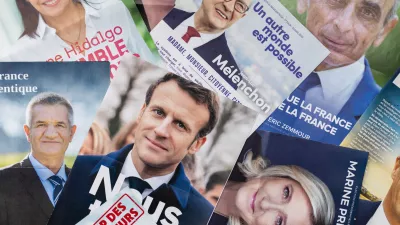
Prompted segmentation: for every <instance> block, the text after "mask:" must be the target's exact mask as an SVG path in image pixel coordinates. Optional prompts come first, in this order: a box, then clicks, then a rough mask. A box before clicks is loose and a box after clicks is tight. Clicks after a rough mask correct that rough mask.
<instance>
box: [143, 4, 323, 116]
mask: <svg viewBox="0 0 400 225" xmlns="http://www.w3.org/2000/svg"><path fill="white" fill-rule="evenodd" d="M182 4H183V3H182ZM207 4H210V3H209V2H202V4H201V5H200V8H199V9H198V11H196V12H187V11H184V10H183V9H181V8H180V4H179V3H177V4H176V6H175V8H174V9H172V11H171V12H169V14H168V15H167V16H166V17H165V18H164V19H163V20H162V21H160V23H159V24H158V25H157V26H156V27H154V29H153V30H151V32H150V33H151V35H152V37H153V39H154V42H155V43H156V45H157V47H158V49H159V53H160V55H161V57H162V58H163V59H164V61H165V63H166V67H167V68H168V69H169V70H171V71H173V72H174V73H177V74H180V75H182V76H184V77H186V78H187V79H190V80H192V81H194V82H196V83H198V84H200V85H202V86H204V87H207V88H209V89H212V90H214V91H217V92H220V93H222V94H223V95H225V96H226V97H228V98H229V99H231V100H233V101H236V102H240V103H242V104H243V105H246V106H248V107H250V108H252V109H254V110H256V111H257V112H263V115H262V116H263V118H265V116H268V115H269V114H270V113H271V112H272V111H273V110H274V109H275V108H276V107H278V106H279V104H280V103H281V102H282V101H283V100H284V98H285V97H286V96H288V95H289V93H290V92H291V91H292V90H293V89H294V88H295V87H296V86H297V85H298V84H299V83H300V82H301V81H302V80H304V79H305V78H306V77H307V75H308V74H310V73H311V72H312V70H313V69H314V68H315V67H316V66H317V65H318V64H319V63H320V62H321V61H322V60H323V59H324V58H325V57H326V56H327V55H328V54H329V52H328V50H327V49H326V48H325V47H324V46H323V45H322V44H321V43H320V42H318V41H317V40H316V38H315V37H314V36H313V35H312V34H311V33H310V32H309V31H307V29H305V28H304V27H303V26H302V25H301V24H300V23H299V22H298V21H297V20H296V19H295V18H294V17H293V16H292V15H291V14H290V13H289V12H288V11H287V10H286V9H285V8H284V7H283V6H282V5H281V4H280V3H279V1H275V0H262V1H260V0H259V1H240V3H235V9H234V10H233V11H234V12H225V11H224V12H222V11H223V7H220V8H221V9H218V10H220V11H219V13H220V14H218V13H214V14H213V15H212V16H211V17H212V18H211V19H212V20H215V21H217V20H221V18H223V17H226V16H227V15H228V17H229V18H231V17H234V18H237V19H232V20H231V22H230V23H228V24H227V25H225V26H224V28H220V29H217V30H212V29H211V28H209V29H208V28H207V29H208V30H207V31H204V32H203V33H202V30H201V27H200V28H198V29H199V31H197V30H196V28H193V26H194V27H196V26H195V25H196V24H198V23H199V24H202V23H204V20H207V19H210V18H206V17H202V16H201V11H202V10H203V8H204V7H207V6H206V5H207ZM183 6H184V4H183ZM182 8H184V7H182ZM229 14H232V15H229ZM149 16H151V15H148V17H149ZM149 20H150V19H149ZM192 28H193V29H194V30H193V29H192ZM193 33H194V34H193ZM308 55H312V56H313V57H307V56H308Z"/></svg>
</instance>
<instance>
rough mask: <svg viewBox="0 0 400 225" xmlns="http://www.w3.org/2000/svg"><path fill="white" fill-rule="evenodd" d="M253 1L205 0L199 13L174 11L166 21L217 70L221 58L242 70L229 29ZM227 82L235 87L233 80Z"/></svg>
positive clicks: (176, 33)
mask: <svg viewBox="0 0 400 225" xmlns="http://www.w3.org/2000/svg"><path fill="white" fill-rule="evenodd" d="M251 1H252V0H203V2H202V3H201V5H200V8H199V9H198V10H197V12H195V13H193V12H192V13H189V12H185V11H182V10H179V9H176V8H174V9H172V11H171V12H170V13H169V14H168V15H167V16H166V17H165V18H164V21H165V22H166V23H167V24H168V25H169V26H170V27H171V28H172V29H174V30H175V36H176V37H178V36H179V37H181V38H182V39H183V41H184V42H186V43H187V44H188V45H189V46H190V47H191V48H193V50H194V51H196V52H197V53H198V54H199V55H200V56H201V57H202V58H203V59H204V60H205V61H206V62H207V63H208V64H209V65H210V66H211V67H213V69H214V70H215V71H219V68H218V66H217V65H216V64H214V63H212V61H213V60H214V59H215V58H216V57H218V56H220V55H221V57H222V60H228V65H233V66H235V68H238V67H237V64H236V62H235V60H234V57H233V56H232V54H231V51H230V50H229V47H228V44H227V40H226V37H225V30H226V29H228V28H229V27H231V26H232V25H233V24H234V23H236V22H237V21H238V20H239V19H241V18H243V17H244V16H245V15H246V12H247V11H248V10H249V6H250V3H251ZM223 77H224V78H225V77H226V76H223ZM226 80H227V81H228V83H230V84H231V85H232V83H231V82H232V81H230V80H229V79H226ZM232 86H234V85H232Z"/></svg>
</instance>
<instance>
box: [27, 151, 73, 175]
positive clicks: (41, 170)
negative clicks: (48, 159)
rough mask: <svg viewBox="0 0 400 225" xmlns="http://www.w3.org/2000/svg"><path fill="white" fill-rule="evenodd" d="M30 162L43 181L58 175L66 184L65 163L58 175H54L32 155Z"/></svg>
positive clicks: (30, 155) (30, 154)
mask: <svg viewBox="0 0 400 225" xmlns="http://www.w3.org/2000/svg"><path fill="white" fill-rule="evenodd" d="M28 157H29V160H30V161H31V163H32V166H33V168H34V169H35V171H36V173H37V175H38V176H39V178H40V179H41V180H42V181H45V180H47V179H49V177H51V176H53V175H57V176H59V177H60V178H62V179H63V181H64V182H65V181H66V180H67V173H66V172H65V163H64V162H63V164H62V166H61V168H60V170H59V171H58V172H57V174H54V173H53V172H52V171H51V170H50V169H49V168H47V167H46V166H45V165H43V164H42V163H40V162H39V161H38V160H37V159H35V157H33V155H32V153H29V156H28Z"/></svg>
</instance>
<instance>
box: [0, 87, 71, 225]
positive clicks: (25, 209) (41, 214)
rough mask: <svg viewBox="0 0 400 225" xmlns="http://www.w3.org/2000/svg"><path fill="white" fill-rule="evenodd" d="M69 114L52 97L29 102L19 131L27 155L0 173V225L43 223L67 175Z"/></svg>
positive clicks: (56, 97)
mask: <svg viewBox="0 0 400 225" xmlns="http://www.w3.org/2000/svg"><path fill="white" fill-rule="evenodd" d="M73 114H74V112H73V109H72V106H71V104H70V102H69V101H68V100H67V99H65V98H64V97H62V96H60V95H58V94H55V93H42V94H39V95H37V96H35V97H33V98H32V99H31V100H30V102H29V104H28V106H27V108H26V124H25V125H24V127H23V129H24V131H25V134H26V138H27V141H28V142H29V143H30V148H31V149H30V153H29V155H28V156H27V157H26V158H25V159H23V160H22V161H21V162H19V163H16V164H14V165H11V166H9V167H7V168H2V169H1V170H0V180H1V184H2V185H1V187H0V208H1V209H2V211H4V212H7V213H0V224H46V223H47V221H48V219H49V218H50V215H51V213H52V211H53V208H54V205H55V204H56V203H57V200H58V198H59V196H60V193H61V191H62V189H63V186H64V184H65V182H66V180H67V177H68V174H69V171H70V169H69V168H67V167H66V166H65V163H64V156H65V152H66V150H67V149H68V145H69V143H70V142H71V141H72V138H73V137H74V134H75V131H76V125H74V121H73V116H74V115H73ZM11 202H14V204H11ZM21 214H22V215H24V216H21Z"/></svg>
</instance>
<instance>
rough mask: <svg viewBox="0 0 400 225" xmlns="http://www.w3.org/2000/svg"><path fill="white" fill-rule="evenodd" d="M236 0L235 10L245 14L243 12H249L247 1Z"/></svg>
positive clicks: (227, 0)
mask: <svg viewBox="0 0 400 225" xmlns="http://www.w3.org/2000/svg"><path fill="white" fill-rule="evenodd" d="M224 1H225V2H230V1H232V0H224ZM234 1H235V10H236V11H237V12H238V13H241V14H243V13H245V12H247V10H249V6H247V5H246V3H244V2H242V1H240V0H234Z"/></svg>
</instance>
